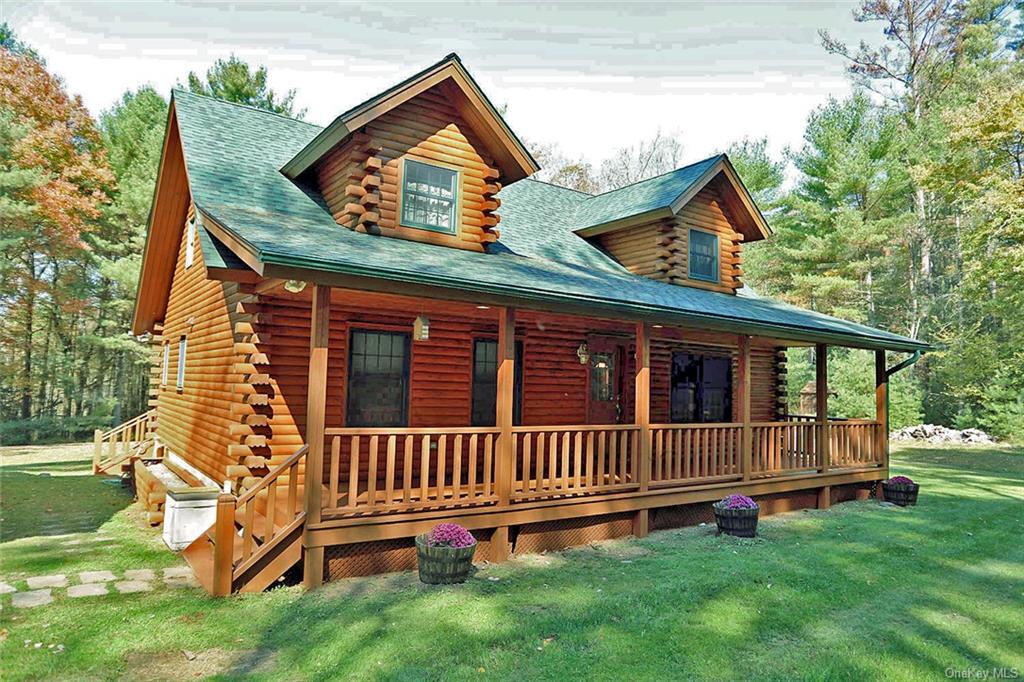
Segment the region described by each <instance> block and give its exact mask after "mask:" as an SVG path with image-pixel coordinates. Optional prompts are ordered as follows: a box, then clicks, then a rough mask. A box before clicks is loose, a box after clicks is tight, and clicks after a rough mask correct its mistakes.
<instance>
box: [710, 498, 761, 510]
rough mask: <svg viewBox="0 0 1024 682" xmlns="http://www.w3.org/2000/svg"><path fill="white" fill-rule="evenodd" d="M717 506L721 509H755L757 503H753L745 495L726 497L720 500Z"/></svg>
mask: <svg viewBox="0 0 1024 682" xmlns="http://www.w3.org/2000/svg"><path fill="white" fill-rule="evenodd" d="M718 506H719V507H722V508H723V509H755V508H756V507H757V502H754V501H753V500H752V499H750V498H749V497H747V496H746V495H727V496H726V497H723V498H722V501H721V502H719V503H718Z"/></svg>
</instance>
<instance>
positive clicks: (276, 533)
mask: <svg viewBox="0 0 1024 682" xmlns="http://www.w3.org/2000/svg"><path fill="white" fill-rule="evenodd" d="M307 452H309V446H308V445H304V446H302V447H301V448H299V450H297V451H296V452H295V454H293V455H291V456H290V457H288V458H287V459H286V460H284V461H283V462H281V463H280V464H278V465H277V466H275V467H274V468H273V469H271V470H270V472H269V473H267V475H266V476H264V477H263V478H261V479H260V481H259V483H257V484H256V485H255V486H253V487H252V488H250V489H249V490H247V491H245V493H243V494H242V495H241V496H240V497H238V498H237V499H236V498H235V496H234V495H231V494H230V493H222V494H221V495H220V497H219V498H218V499H217V520H216V523H215V524H214V535H213V541H214V555H213V573H214V594H222V595H227V594H231V592H232V591H233V589H232V588H233V585H234V584H235V583H236V582H237V581H238V580H239V579H240V578H241V577H242V576H243V575H244V574H245V573H246V572H248V571H249V570H250V569H252V568H253V567H255V566H256V565H257V564H258V563H259V562H260V561H261V560H263V559H264V558H265V557H267V555H268V554H270V553H271V552H272V551H273V550H274V549H275V548H276V547H278V546H279V545H280V544H281V543H282V542H284V541H285V540H286V539H287V538H289V537H291V536H292V535H293V533H294V532H295V531H296V530H297V529H298V528H299V527H300V526H301V525H302V523H303V521H304V520H305V518H306V512H305V510H304V509H303V506H302V484H301V474H302V466H303V459H304V458H305V456H306V453H307Z"/></svg>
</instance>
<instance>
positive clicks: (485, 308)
mask: <svg viewBox="0 0 1024 682" xmlns="http://www.w3.org/2000/svg"><path fill="white" fill-rule="evenodd" d="M476 309H477V310H490V309H491V306H489V305H478V306H477V307H476Z"/></svg>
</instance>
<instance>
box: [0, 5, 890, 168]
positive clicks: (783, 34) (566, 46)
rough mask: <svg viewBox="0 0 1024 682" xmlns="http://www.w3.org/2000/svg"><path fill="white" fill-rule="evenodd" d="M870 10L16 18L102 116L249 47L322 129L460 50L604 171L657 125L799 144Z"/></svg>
mask: <svg viewBox="0 0 1024 682" xmlns="http://www.w3.org/2000/svg"><path fill="white" fill-rule="evenodd" d="M853 6H854V3H853V2H825V1H808V0H805V1H804V2H788V3H780V2H756V3H750V2H748V3H733V2H715V1H714V0H702V1H700V2H695V1H694V2H691V1H685V2H674V3H661V4H640V3H629V2H628V0H618V1H617V2H598V1H595V0H589V1H587V2H572V3H569V2H565V3H559V4H553V3H549V4H544V5H525V4H518V3H512V2H502V3H500V4H495V3H487V2H475V3H473V4H462V3H454V2H446V3H436V2H435V3H426V2H422V3H389V2H381V1H380V0H378V1H377V2H374V3H372V4H371V3H323V2H301V3H300V2H295V3H288V4H285V3H269V4H257V3H248V2H235V3H231V4H211V3H206V2H175V3H162V2H151V1H138V2H103V3H86V2H63V3H57V2H16V1H12V0H0V21H3V20H6V21H8V22H10V24H11V25H12V27H13V28H14V30H15V31H16V32H17V34H18V36H19V38H21V39H22V40H24V41H26V42H28V43H29V44H31V45H32V46H33V47H35V48H36V49H37V50H38V51H39V52H40V53H41V54H42V55H43V57H45V59H46V60H47V64H48V66H49V68H50V69H51V70H52V71H54V72H55V73H57V74H58V75H60V76H61V77H63V78H64V80H65V81H66V83H67V86H68V89H69V90H70V91H71V92H72V93H76V94H80V95H81V96H82V98H83V100H84V102H85V104H86V106H88V107H89V109H90V110H91V111H92V112H93V113H94V114H99V112H100V111H101V110H103V109H105V108H107V107H109V106H110V105H111V104H112V103H113V102H114V100H115V99H117V98H118V97H119V96H120V94H121V93H122V92H124V91H125V90H126V89H129V88H135V87H137V86H139V85H141V84H143V83H150V84H152V85H154V86H155V87H156V88H157V89H158V90H159V91H160V92H162V93H165V94H166V93H168V91H169V90H170V88H171V87H172V86H173V85H174V84H175V83H176V82H179V81H180V82H183V81H184V80H185V76H186V75H187V73H188V72H189V71H190V70H194V71H197V72H200V73H203V72H205V70H206V68H207V67H208V66H209V65H210V63H211V62H212V61H213V60H214V59H216V58H219V57H226V56H228V55H229V54H230V53H232V52H234V53H235V54H237V55H238V56H239V57H242V58H243V59H246V60H247V61H249V62H252V63H257V64H265V65H267V66H268V67H269V69H270V79H271V86H272V87H274V88H275V89H278V90H286V89H288V88H296V89H297V91H298V97H297V105H298V106H299V107H300V108H301V107H305V108H307V109H308V113H307V115H306V118H307V119H308V120H311V121H314V122H316V123H320V124H326V123H328V122H329V121H330V120H331V119H333V118H334V116H335V115H336V114H338V113H340V112H341V111H343V110H345V109H347V108H348V107H350V106H351V105H353V104H356V103H358V102H359V101H362V100H363V99H365V98H367V97H369V96H371V95H373V94H375V93H377V92H379V91H381V90H383V89H384V88H386V87H388V86H390V85H392V84H394V83H395V82H397V81H399V80H401V79H403V78H405V77H406V76H408V75H410V74H412V73H414V72H415V71H417V70H419V69H421V68H423V67H424V66H427V65H428V64H431V63H433V62H435V61H437V60H439V59H440V58H442V57H443V56H444V55H446V54H448V53H449V52H453V51H454V52H458V53H459V55H460V56H461V57H462V60H463V62H464V63H465V64H466V66H467V67H468V68H469V70H470V71H471V72H472V73H473V75H474V76H475V77H476V78H477V80H478V81H479V82H480V84H481V86H482V87H483V88H484V90H485V92H487V94H488V96H489V97H490V98H491V99H492V100H493V101H494V103H495V104H497V105H499V106H500V105H502V104H507V105H508V113H507V119H508V121H509V124H510V125H511V126H512V127H513V128H514V129H515V130H516V132H517V133H518V134H519V135H520V136H522V137H524V138H526V139H527V140H530V141H531V142H542V143H549V142H557V143H558V144H559V145H560V146H561V147H562V149H563V150H564V151H565V152H567V153H568V154H570V155H572V156H577V155H582V156H584V157H586V158H587V159H589V160H591V161H592V162H594V163H595V164H598V163H599V162H600V161H601V160H602V159H604V158H606V157H607V156H609V155H610V154H611V153H612V152H613V151H614V150H615V149H617V148H619V147H622V146H625V145H629V144H633V143H635V142H637V141H639V140H641V139H646V138H649V137H651V136H653V135H654V134H655V132H657V131H658V130H661V131H663V132H667V133H672V134H676V135H677V136H678V137H679V138H680V140H681V141H682V143H683V152H684V159H685V160H687V161H690V160H696V159H698V158H702V157H704V156H707V155H709V154H711V153H713V152H715V151H717V150H719V149H722V148H724V147H726V146H727V145H728V144H729V143H730V142H733V141H734V140H737V139H739V138H741V137H743V136H745V135H747V136H751V137H760V136H767V137H768V139H769V142H770V145H771V148H772V150H773V151H775V152H778V151H781V150H782V149H783V148H784V147H785V146H787V145H792V146H796V145H799V144H800V140H801V135H802V132H803V127H804V122H805V120H806V117H807V114H808V113H809V112H810V111H811V110H812V109H813V108H814V107H816V106H818V105H819V104H821V103H823V102H824V101H825V100H826V99H827V97H828V96H829V95H836V96H844V95H846V94H848V93H849V91H850V87H849V84H848V82H847V80H846V78H845V76H844V74H843V65H842V63H841V61H840V60H839V59H838V58H836V57H832V56H829V55H827V54H825V52H824V50H822V49H821V47H820V41H819V39H818V36H817V31H818V29H819V28H828V29H830V30H831V31H832V32H833V33H835V34H836V35H838V36H840V37H841V38H843V39H846V40H848V41H850V42H856V41H858V40H860V39H861V38H866V39H869V40H872V41H875V40H877V39H878V38H879V37H880V27H879V26H877V25H858V24H856V23H855V22H854V21H853V20H852V16H851V10H852V9H853Z"/></svg>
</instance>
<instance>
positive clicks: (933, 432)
mask: <svg viewBox="0 0 1024 682" xmlns="http://www.w3.org/2000/svg"><path fill="white" fill-rule="evenodd" d="M889 437H890V438H891V439H892V440H894V441H920V442H923V443H969V444H983V445H986V444H992V443H995V442H996V441H995V439H994V438H992V436H990V435H988V434H987V433H985V432H984V431H982V430H981V429H964V430H963V431H959V430H957V429H949V428H946V427H945V426H938V425H936V424H918V425H917V426H908V427H906V428H903V429H900V430H899V431H893V432H892V433H891V434H890V435H889Z"/></svg>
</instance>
